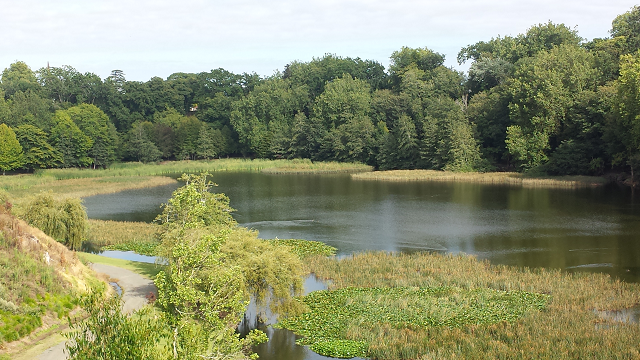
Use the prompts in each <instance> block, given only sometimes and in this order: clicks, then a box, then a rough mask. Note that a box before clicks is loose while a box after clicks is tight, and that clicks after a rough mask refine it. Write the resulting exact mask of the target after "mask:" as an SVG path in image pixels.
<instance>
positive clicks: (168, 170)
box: [38, 159, 371, 180]
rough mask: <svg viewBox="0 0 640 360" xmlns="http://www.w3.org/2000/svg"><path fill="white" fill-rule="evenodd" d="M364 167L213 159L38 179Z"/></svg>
mask: <svg viewBox="0 0 640 360" xmlns="http://www.w3.org/2000/svg"><path fill="white" fill-rule="evenodd" d="M370 170H371V167H370V166H368V165H363V164H358V163H339V162H311V161H310V160H299V159H297V160H267V159H255V160H250V159H217V160H208V161H205V160H198V161H189V160H185V161H166V162H163V163H159V164H142V163H119V164H113V165H112V166H110V167H109V168H108V169H98V170H86V169H49V170H42V171H40V172H38V176H52V177H54V178H56V179H58V180H63V179H78V178H88V177H108V176H119V177H122V176H162V175H167V174H182V173H200V172H205V171H208V172H217V171H236V172H259V171H265V172H271V173H280V172H283V173H289V172H294V173H295V172H304V173H332V172H353V171H370Z"/></svg>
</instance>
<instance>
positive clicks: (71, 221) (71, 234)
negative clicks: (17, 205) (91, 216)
mask: <svg viewBox="0 0 640 360" xmlns="http://www.w3.org/2000/svg"><path fill="white" fill-rule="evenodd" d="M24 219H25V220H26V221H27V222H29V223H30V224H31V225H33V226H35V227H37V228H39V229H40V230H42V231H44V232H45V234H47V235H49V236H51V237H52V238H54V239H56V240H58V241H60V242H62V243H64V244H65V245H67V246H68V247H69V248H70V249H72V250H79V249H80V247H81V246H82V242H83V241H84V239H85V238H86V232H87V212H86V210H85V208H84V206H82V201H81V200H80V199H64V200H62V201H57V200H54V198H53V195H51V194H50V193H41V194H39V195H36V196H35V197H34V198H33V200H31V201H30V202H29V204H28V205H27V208H26V211H25V213H24Z"/></svg>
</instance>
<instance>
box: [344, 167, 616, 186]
mask: <svg viewBox="0 0 640 360" xmlns="http://www.w3.org/2000/svg"><path fill="white" fill-rule="evenodd" d="M351 177H352V178H353V179H355V180H379V181H398V182H402V181H407V182H409V181H442V182H468V183H480V184H497V185H513V186H523V187H531V188H536V187H539V188H579V187H593V186H600V185H604V184H605V183H606V180H605V179H604V178H602V177H595V176H545V177H530V176H528V175H526V174H520V173H512V172H490V173H475V172H469V173H458V172H449V171H437V170H389V171H375V172H369V173H359V174H352V175H351Z"/></svg>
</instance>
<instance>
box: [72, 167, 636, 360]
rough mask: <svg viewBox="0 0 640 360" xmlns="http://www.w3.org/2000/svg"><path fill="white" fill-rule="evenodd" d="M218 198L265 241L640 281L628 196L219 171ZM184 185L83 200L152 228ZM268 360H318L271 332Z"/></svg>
mask: <svg viewBox="0 0 640 360" xmlns="http://www.w3.org/2000/svg"><path fill="white" fill-rule="evenodd" d="M212 180H213V181H214V182H216V183H218V184H219V186H218V187H217V188H216V189H215V191H216V192H223V193H225V194H227V195H228V196H229V197H230V199H231V206H232V207H233V208H234V209H237V211H236V212H235V215H234V216H235V218H236V220H237V221H238V223H240V224H241V225H243V226H247V227H249V228H253V229H256V230H258V231H259V232H260V237H261V238H276V237H278V238H280V239H287V238H297V239H306V240H318V241H322V242H324V243H327V244H329V245H332V246H334V247H336V248H338V254H339V255H348V254H352V253H354V252H361V251H368V250H384V251H396V252H416V251H433V252H446V253H459V252H463V253H466V254H472V255H475V256H477V257H478V258H481V259H487V260H489V261H490V262H491V263H494V264H507V265H516V266H527V267H546V268H558V269H562V270H565V271H589V272H603V273H607V274H610V275H612V276H614V277H617V278H620V279H622V280H624V281H628V282H638V281H640V198H639V196H638V195H636V194H634V193H633V192H632V190H631V189H629V188H621V187H617V186H613V185H611V186H605V187H599V188H587V189H571V190H567V189H530V188H522V187H510V186H497V185H487V184H465V183H437V182H414V183H394V182H378V181H362V180H352V179H351V178H350V177H349V176H348V175H269V174H261V173H214V175H213V179H212ZM178 186H179V185H178V184H172V185H168V186H162V187H158V188H152V189H141V190H130V191H124V192H121V193H117V194H108V195H98V196H92V197H88V198H85V200H84V205H85V206H86V207H87V213H88V215H89V217H90V218H95V219H105V220H125V221H152V220H153V219H154V218H155V216H156V215H157V214H158V213H159V212H160V205H161V204H162V203H163V202H166V201H167V199H168V198H169V197H170V196H171V193H172V191H173V190H175V189H176V188H177V187H178ZM269 334H270V338H271V340H270V342H269V343H268V344H267V345H263V346H262V347H261V348H260V349H258V353H259V354H260V356H261V359H263V360H270V359H283V360H284V359H288V360H302V359H305V360H310V359H316V358H317V359H321V358H324V357H319V355H317V354H314V353H313V352H311V351H308V350H306V349H304V348H302V347H299V346H295V345H293V341H294V340H295V337H294V336H293V335H292V334H290V333H287V332H282V331H278V332H275V333H274V332H273V331H272V332H270V333H269Z"/></svg>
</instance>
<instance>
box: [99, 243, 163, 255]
mask: <svg viewBox="0 0 640 360" xmlns="http://www.w3.org/2000/svg"><path fill="white" fill-rule="evenodd" d="M158 245H160V243H158V242H127V243H120V244H114V245H108V246H105V247H103V248H102V250H120V251H133V252H135V253H136V254H140V255H147V256H156V255H157V254H156V249H157V248H158Z"/></svg>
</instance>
